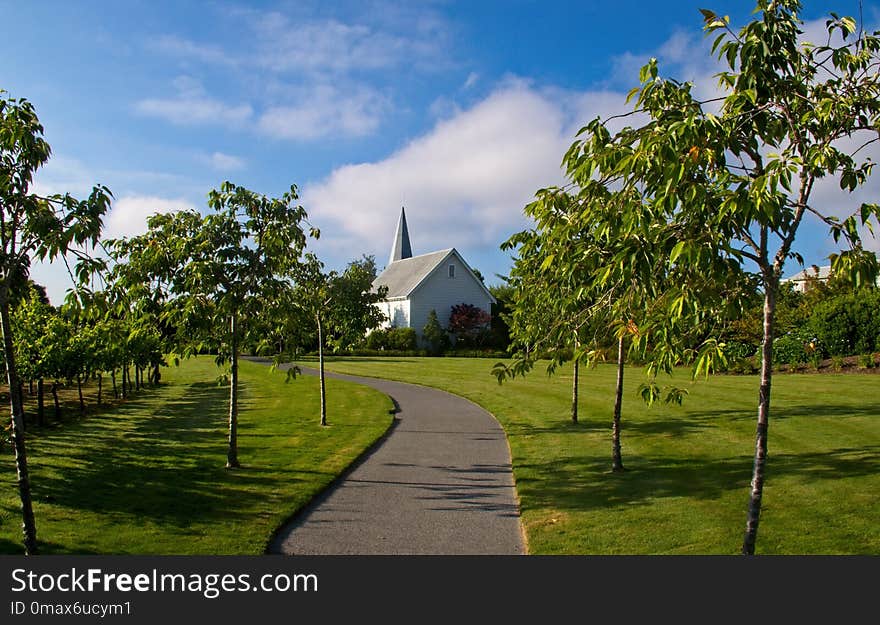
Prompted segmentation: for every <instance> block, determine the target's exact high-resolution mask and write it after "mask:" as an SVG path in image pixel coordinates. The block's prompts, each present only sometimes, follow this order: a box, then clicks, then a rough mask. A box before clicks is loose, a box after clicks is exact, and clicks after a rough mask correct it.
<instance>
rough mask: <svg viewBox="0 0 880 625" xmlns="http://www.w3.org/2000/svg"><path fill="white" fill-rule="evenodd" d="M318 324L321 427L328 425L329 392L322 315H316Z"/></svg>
mask: <svg viewBox="0 0 880 625" xmlns="http://www.w3.org/2000/svg"><path fill="white" fill-rule="evenodd" d="M315 319H316V320H317V322H318V377H319V378H320V382H321V425H327V391H326V388H325V386H324V335H323V330H322V328H321V315H315Z"/></svg>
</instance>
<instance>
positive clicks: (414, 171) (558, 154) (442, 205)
mask: <svg viewBox="0 0 880 625" xmlns="http://www.w3.org/2000/svg"><path fill="white" fill-rule="evenodd" d="M591 97H593V100H592V107H591V105H590V102H591ZM612 100H613V101H614V102H616V103H620V102H622V98H621V97H620V96H618V97H617V98H610V97H609V96H607V95H606V94H584V93H580V94H570V93H569V94H566V93H563V92H554V93H549V92H542V91H539V90H537V89H535V88H533V87H530V86H529V85H527V84H525V83H523V82H518V81H509V82H508V83H507V84H505V85H504V86H502V87H500V88H499V89H498V90H496V91H495V92H494V93H492V94H491V95H490V96H489V97H487V98H486V99H485V100H483V101H482V102H480V103H478V104H477V105H476V106H474V107H472V108H470V109H468V110H465V111H463V112H460V113H458V114H457V115H455V116H453V117H451V118H449V119H446V120H442V121H439V122H438V123H437V124H436V125H435V127H434V128H433V129H432V130H431V131H430V132H429V133H427V134H426V135H424V136H422V137H419V138H418V139H416V140H414V141H412V142H411V143H410V144H409V145H407V146H405V147H403V148H402V149H400V150H399V151H397V152H395V153H394V154H392V155H390V156H389V157H388V158H386V159H384V160H381V161H378V162H374V163H360V164H353V165H346V166H344V167H340V168H339V169H336V170H335V171H334V172H333V173H332V174H331V175H330V176H328V177H327V178H326V179H324V180H323V181H321V182H319V183H317V184H312V185H307V186H306V187H305V188H304V190H303V205H304V206H305V207H306V209H307V210H308V211H309V215H310V219H311V220H312V221H313V222H314V223H315V224H317V225H318V226H319V227H321V229H322V243H321V247H324V248H325V249H329V250H331V253H337V254H345V255H348V256H351V255H352V254H353V253H354V254H355V255H357V253H360V252H363V253H373V254H376V255H377V258H379V259H380V262H381V261H382V260H384V256H385V253H386V252H387V250H386V248H387V247H388V245H389V244H390V240H391V237H392V235H393V232H394V225H395V221H396V219H397V216H398V211H399V207H400V205H401V204H403V203H405V205H406V207H407V217H408V220H409V225H410V235H411V237H412V242H413V248H414V253H416V254H418V253H425V252H429V251H432V250H435V249H442V248H445V247H459V248H462V247H469V248H470V249H477V248H479V249H493V250H496V251H497V249H498V245H499V244H500V243H501V241H502V240H503V239H505V238H507V236H509V235H510V234H511V233H512V232H513V231H515V230H516V229H519V228H521V227H523V226H524V225H526V220H525V218H524V217H523V212H522V209H523V206H525V204H527V203H528V202H529V201H530V200H531V199H532V198H533V196H534V193H535V191H537V190H538V189H539V188H542V187H545V186H548V185H553V184H559V183H561V182H562V181H563V176H562V171H561V168H560V162H561V160H562V155H563V153H564V151H565V150H566V148H567V147H568V146H569V144H570V143H571V141H572V140H573V138H574V137H573V135H572V134H571V132H570V131H571V128H573V127H575V126H577V123H576V121H579V120H575V119H573V117H572V114H573V112H574V111H575V110H576V111H577V115H588V116H589V117H595V116H596V115H602V116H606V115H608V114H610V113H611V112H612V110H613V109H612V110H609V109H608V108H607V107H608V104H609V102H611V101H612ZM591 108H592V110H590V109H591Z"/></svg>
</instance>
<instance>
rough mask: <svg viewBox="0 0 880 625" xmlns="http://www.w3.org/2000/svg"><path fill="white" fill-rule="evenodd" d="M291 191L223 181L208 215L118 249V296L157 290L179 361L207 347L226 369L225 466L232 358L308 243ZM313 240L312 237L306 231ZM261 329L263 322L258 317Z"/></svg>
mask: <svg viewBox="0 0 880 625" xmlns="http://www.w3.org/2000/svg"><path fill="white" fill-rule="evenodd" d="M297 199H298V195H297V190H296V187H295V186H293V185H292V186H291V187H290V190H289V191H287V192H286V193H284V194H283V195H282V196H281V197H279V198H269V197H266V196H264V195H261V194H258V193H255V192H254V191H251V190H249V189H246V188H244V187H241V186H237V185H234V184H232V183H231V182H224V183H223V184H222V185H221V186H220V188H219V189H215V190H212V191H211V192H210V193H209V194H208V207H209V208H210V209H211V211H210V212H209V213H208V214H207V215H204V216H202V215H201V214H199V213H198V212H196V211H193V210H189V211H178V212H173V213H166V214H157V215H153V216H152V217H150V218H149V219H148V221H147V225H148V231H147V232H146V233H145V234H143V235H140V236H139V237H135V238H134V239H133V240H130V241H127V242H123V243H116V244H115V245H114V248H115V250H116V251H117V260H118V261H119V262H120V263H122V264H124V265H125V267H124V269H121V270H119V271H117V275H118V276H120V279H121V288H122V290H123V291H125V290H126V289H128V288H130V287H132V286H138V288H139V289H140V291H139V292H140V293H141V294H144V295H145V293H144V288H146V285H152V284H161V285H163V289H164V293H163V296H162V297H159V298H157V299H156V300H153V301H152V302H151V303H150V304H149V306H148V307H149V308H152V307H153V306H154V305H158V306H160V307H161V312H160V313H159V318H160V320H162V321H163V322H165V323H167V324H169V325H170V326H173V327H175V328H176V329H177V330H176V332H175V336H176V337H177V346H178V349H179V350H180V352H181V353H182V354H183V355H184V356H190V355H193V354H197V353H199V352H200V351H202V350H204V349H205V348H206V347H208V348H211V349H213V350H216V353H217V354H218V356H217V361H218V363H221V364H222V363H226V362H228V363H229V364H230V399H229V446H228V451H227V466H228V467H237V466H239V462H238V453H237V446H236V440H237V431H238V417H237V415H238V393H237V367H238V356H239V352H240V349H241V345H242V343H243V342H246V340H247V337H248V333H249V332H253V331H255V330H262V329H263V328H261V327H260V324H259V323H258V322H257V320H258V319H260V314H261V312H262V311H263V310H264V308H265V302H267V301H272V300H274V299H277V298H279V297H281V294H282V293H283V292H284V291H285V289H286V288H287V286H288V284H289V279H290V278H291V276H292V273H293V271H294V269H295V268H296V267H297V266H298V263H299V261H300V256H301V254H302V250H303V249H304V247H305V244H306V233H305V231H304V230H303V223H304V222H305V221H306V212H305V209H303V207H302V206H299V205H297V204H296V203H295V202H296V200H297ZM311 233H312V235H313V236H317V235H318V233H317V231H316V230H315V229H314V228H312V229H311ZM263 322H265V317H264V318H263Z"/></svg>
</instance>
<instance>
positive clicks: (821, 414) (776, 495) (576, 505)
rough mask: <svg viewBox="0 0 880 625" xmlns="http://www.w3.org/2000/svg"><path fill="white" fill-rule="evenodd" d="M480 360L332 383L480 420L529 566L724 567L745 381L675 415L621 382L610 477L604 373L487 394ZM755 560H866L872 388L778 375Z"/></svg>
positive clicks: (743, 450)
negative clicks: (502, 440) (419, 396)
mask: <svg viewBox="0 0 880 625" xmlns="http://www.w3.org/2000/svg"><path fill="white" fill-rule="evenodd" d="M493 363H494V361H491V360H480V359H454V358H437V359H423V358H422V359H420V358H391V359H354V358H351V359H340V360H338V361H334V362H330V363H328V365H327V366H328V368H329V369H332V370H334V371H339V372H345V373H354V374H361V375H368V376H380V377H387V378H390V379H396V380H403V381H408V382H414V383H418V384H424V385H428V386H434V387H438V388H441V389H445V390H447V391H450V392H454V393H456V394H458V395H462V396H464V397H467V398H468V399H471V400H472V401H474V402H476V403H478V404H480V405H482V406H483V407H485V408H486V409H487V410H489V411H490V412H492V413H493V414H494V415H496V417H497V418H498V420H499V421H500V422H501V424H502V425H503V426H504V429H505V431H506V432H507V435H508V439H509V441H510V447H511V451H512V455H513V467H514V474H515V477H516V483H517V491H518V493H519V497H520V501H521V506H522V515H523V523H524V525H525V529H526V533H527V536H528V540H529V549H530V552H531V553H533V554H734V553H738V551H739V548H740V545H741V542H742V534H743V530H744V528H745V517H746V505H747V498H748V487H749V481H750V479H751V468H752V457H753V453H754V435H755V434H754V432H755V415H756V411H757V394H758V378H757V377H756V376H717V377H714V378H711V379H709V380H708V381H705V380H703V381H699V382H697V383H691V382H690V381H689V378H688V376H687V375H686V374H684V373H682V374H680V375H679V376H678V377H677V378H676V382H677V383H678V384H679V385H686V386H687V387H688V388H689V390H690V396H689V397H688V398H687V399H686V400H685V403H684V405H683V406H681V407H678V406H666V405H655V406H653V407H651V408H648V407H646V406H645V405H644V404H643V403H642V401H641V399H640V398H639V397H638V396H637V394H636V388H637V387H638V385H639V384H640V383H641V382H642V381H643V378H642V372H641V370H640V369H638V368H629V369H628V370H627V388H626V390H625V394H624V404H623V434H622V436H623V438H622V446H623V460H624V464H625V466H626V467H627V469H628V470H627V471H626V472H624V473H621V474H614V473H611V472H610V471H609V469H610V466H611V436H610V434H611V433H610V422H611V414H612V408H613V400H614V366H613V365H600V366H599V367H598V368H597V369H595V370H590V371H582V374H581V387H580V392H581V404H580V410H581V422H580V423H579V424H578V425H573V424H572V423H571V421H570V419H569V405H570V401H571V400H570V386H571V369H570V368H563V369H562V370H561V371H560V372H558V373H557V374H556V375H555V376H554V377H551V378H548V377H547V376H546V374H545V373H544V371H543V370H536V371H535V372H533V373H531V374H530V375H529V376H528V377H527V378H525V379H522V378H520V379H517V380H515V381H509V382H505V383H504V385H503V386H499V385H498V383H497V382H496V381H495V379H494V378H493V377H492V376H491V375H490V370H491V366H492V364H493ZM772 405H773V408H772V411H771V424H770V439H769V453H770V456H769V467H768V475H767V482H766V484H765V490H764V502H763V512H762V516H761V526H760V531H759V536H758V545H757V551H758V553H765V554H880V523H878V519H880V375H857V374H827V375H826V374H823V375H817V374H812V375H811V374H779V375H777V376H775V377H774V382H773V404H772Z"/></svg>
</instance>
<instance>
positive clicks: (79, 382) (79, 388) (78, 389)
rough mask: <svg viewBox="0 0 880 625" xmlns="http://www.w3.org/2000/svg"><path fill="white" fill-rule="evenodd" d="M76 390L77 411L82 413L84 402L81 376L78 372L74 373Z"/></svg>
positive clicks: (84, 408)
mask: <svg viewBox="0 0 880 625" xmlns="http://www.w3.org/2000/svg"><path fill="white" fill-rule="evenodd" d="M76 392H77V394H78V395H79V413H80V414H81V415H82V414H85V411H86V402H85V401H83V385H82V376H81V375H80V374H78V373H77V374H76Z"/></svg>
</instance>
